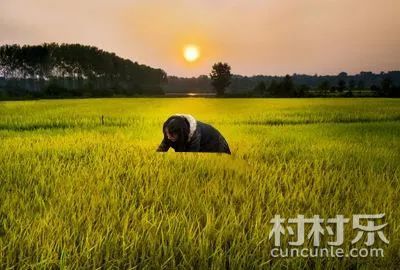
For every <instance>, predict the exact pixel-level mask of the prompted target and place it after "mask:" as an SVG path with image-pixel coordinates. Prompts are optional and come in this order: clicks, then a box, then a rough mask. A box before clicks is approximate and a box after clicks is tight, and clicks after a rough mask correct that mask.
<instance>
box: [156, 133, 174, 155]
mask: <svg viewBox="0 0 400 270" xmlns="http://www.w3.org/2000/svg"><path fill="white" fill-rule="evenodd" d="M170 147H171V145H170V143H169V140H168V139H166V138H165V137H164V139H163V140H162V141H161V143H160V145H159V146H158V148H157V152H167V151H168V149H169V148H170Z"/></svg>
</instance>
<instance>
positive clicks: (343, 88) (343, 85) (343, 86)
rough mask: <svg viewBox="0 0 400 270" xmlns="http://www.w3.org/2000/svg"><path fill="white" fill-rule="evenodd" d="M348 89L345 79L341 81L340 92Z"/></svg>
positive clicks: (339, 84)
mask: <svg viewBox="0 0 400 270" xmlns="http://www.w3.org/2000/svg"><path fill="white" fill-rule="evenodd" d="M345 89H346V81H345V80H343V79H340V80H339V82H338V91H339V92H343V91H344V90H345Z"/></svg>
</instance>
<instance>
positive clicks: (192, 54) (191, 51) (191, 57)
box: [183, 45, 200, 62]
mask: <svg viewBox="0 0 400 270" xmlns="http://www.w3.org/2000/svg"><path fill="white" fill-rule="evenodd" d="M183 56H184V57H185V59H186V61H188V62H194V61H196V60H197V59H198V58H199V56H200V52H199V48H198V47H197V46H194V45H189V46H186V47H185V48H184V50H183Z"/></svg>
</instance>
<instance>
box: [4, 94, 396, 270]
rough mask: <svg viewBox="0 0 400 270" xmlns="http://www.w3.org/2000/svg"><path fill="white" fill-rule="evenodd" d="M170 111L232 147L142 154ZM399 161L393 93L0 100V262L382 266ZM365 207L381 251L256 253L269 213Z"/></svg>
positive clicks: (265, 241)
mask: <svg viewBox="0 0 400 270" xmlns="http://www.w3.org/2000/svg"><path fill="white" fill-rule="evenodd" d="M173 113H190V114H192V115H193V116H194V117H195V118H197V119H199V120H201V121H203V122H206V123H210V124H212V125H214V126H215V127H216V128H217V129H219V130H220V131H221V133H222V134H223V135H224V137H225V138H226V140H227V141H228V143H229V145H230V148H231V151H232V155H226V154H204V153H175V152H173V149H170V151H169V152H168V153H156V152H155V149H156V148H157V146H158V144H159V143H160V142H161V139H162V124H163V122H164V121H165V120H166V119H167V118H168V117H169V116H170V115H171V114H173ZM399 165H400V99H378V98H377V99H373V98H365V99H362V98H360V99H357V98H353V99H339V98H338V99H330V98H326V99H217V98H132V99H128V98H126V99H80V100H79V99H76V100H39V101H12V102H0V268H1V269H7V268H10V269H17V268H29V269H31V268H34V269H48V268H55V269H58V268H62V269H76V268H84V269H88V268H89V269H97V268H103V269H110V268H114V269H118V268H123V269H127V268H132V269H135V268H140V269H143V268H144V269H161V268H165V269H171V268H181V269H190V268H193V269H204V268H212V269H222V268H224V269H228V268H231V269H238V268H244V269H280V268H284V269H292V268H300V269H309V268H316V269H338V268H352V269H375V268H382V269H386V268H395V267H396V266H398V265H399V263H400V207H399V202H400V183H399V178H400V168H399ZM379 213H384V214H385V217H384V220H383V222H384V223H387V224H388V225H387V226H386V227H385V228H384V230H383V232H384V235H385V236H386V237H387V239H388V240H389V241H390V243H389V244H385V243H383V242H382V241H380V240H379V238H378V237H376V244H375V247H381V248H383V249H384V252H385V253H384V257H380V258H374V257H370V256H368V257H365V258H360V257H359V258H337V257H317V258H302V257H279V258H275V257H272V256H271V254H270V252H271V249H272V248H273V244H274V242H273V241H272V239H271V240H270V239H269V238H268V237H269V233H270V231H271V228H272V225H271V223H270V220H271V219H272V218H273V217H274V215H276V214H279V215H281V216H282V217H285V218H295V217H296V216H297V215H299V214H300V215H305V216H306V217H312V216H313V215H319V216H320V217H321V218H324V219H325V218H332V217H335V216H336V215H344V216H345V217H349V218H351V217H352V215H355V214H379ZM325 236H326V235H325ZM354 236H355V235H354V231H353V229H352V227H351V226H346V228H345V242H344V243H345V244H344V245H343V248H344V249H349V248H350V242H351V239H353V238H354ZM282 239H283V240H282V241H283V246H284V247H287V246H288V242H287V240H288V239H289V235H287V234H286V235H285V236H283V238H282ZM321 245H322V246H327V238H323V239H322V244H321ZM355 245H356V246H360V247H362V245H363V241H359V242H358V243H356V244H355ZM304 246H305V247H309V246H312V241H311V240H306V241H305V243H304Z"/></svg>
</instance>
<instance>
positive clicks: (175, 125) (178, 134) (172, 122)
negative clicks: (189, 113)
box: [163, 116, 190, 151]
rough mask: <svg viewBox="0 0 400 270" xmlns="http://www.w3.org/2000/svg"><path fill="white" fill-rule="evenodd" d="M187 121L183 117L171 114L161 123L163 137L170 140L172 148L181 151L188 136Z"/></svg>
mask: <svg viewBox="0 0 400 270" xmlns="http://www.w3.org/2000/svg"><path fill="white" fill-rule="evenodd" d="M189 129H190V127H189V123H188V122H187V120H186V119H185V118H184V117H181V116H171V117H170V118H168V119H167V121H165V123H164V125H163V133H164V136H165V138H167V139H168V140H169V141H171V145H172V147H173V148H175V150H176V149H178V150H181V151H183V150H184V147H185V144H186V141H187V139H188V136H189Z"/></svg>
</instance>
